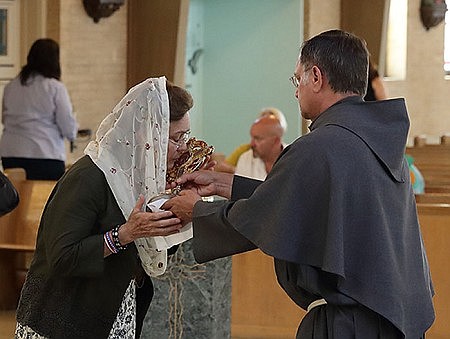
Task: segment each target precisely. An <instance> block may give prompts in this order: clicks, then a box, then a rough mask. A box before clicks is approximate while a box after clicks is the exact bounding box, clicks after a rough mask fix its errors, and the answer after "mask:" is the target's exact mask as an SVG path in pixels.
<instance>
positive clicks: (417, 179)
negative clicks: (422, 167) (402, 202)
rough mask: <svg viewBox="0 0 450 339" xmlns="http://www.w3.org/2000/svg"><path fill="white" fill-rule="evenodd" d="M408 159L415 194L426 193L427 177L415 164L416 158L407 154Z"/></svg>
mask: <svg viewBox="0 0 450 339" xmlns="http://www.w3.org/2000/svg"><path fill="white" fill-rule="evenodd" d="M405 157H406V161H408V168H409V175H410V176H411V185H412V188H413V191H414V194H424V193H425V179H424V178H423V175H422V173H421V172H420V171H419V169H418V168H417V166H416V165H414V158H413V157H412V156H411V155H409V154H405Z"/></svg>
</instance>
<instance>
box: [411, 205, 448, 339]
mask: <svg viewBox="0 0 450 339" xmlns="http://www.w3.org/2000/svg"><path fill="white" fill-rule="evenodd" d="M417 211H418V215H419V221H420V227H421V230H422V236H423V240H424V243H425V249H426V251H427V257H428V262H429V265H430V270H431V277H432V279H433V285H434V290H435V293H436V294H435V296H434V298H433V303H434V308H435V311H436V320H435V322H434V324H433V325H432V326H431V328H430V330H429V331H428V332H427V338H428V339H439V338H448V337H449V334H450V321H449V319H450V270H449V269H448V261H449V258H450V246H449V243H450V204H434V203H418V204H417Z"/></svg>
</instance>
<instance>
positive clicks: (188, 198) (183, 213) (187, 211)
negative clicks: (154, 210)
mask: <svg viewBox="0 0 450 339" xmlns="http://www.w3.org/2000/svg"><path fill="white" fill-rule="evenodd" d="M201 199H202V198H201V196H200V195H198V194H197V193H195V192H194V191H192V190H183V191H181V192H180V193H179V194H178V195H176V196H175V197H173V198H171V199H169V200H167V201H166V202H165V203H164V205H162V206H161V208H162V209H164V210H166V211H171V212H172V213H173V214H175V215H176V216H177V217H178V218H179V219H181V223H182V224H183V225H186V224H187V223H189V222H191V221H192V211H193V209H194V205H195V203H196V202H197V201H199V200H201Z"/></svg>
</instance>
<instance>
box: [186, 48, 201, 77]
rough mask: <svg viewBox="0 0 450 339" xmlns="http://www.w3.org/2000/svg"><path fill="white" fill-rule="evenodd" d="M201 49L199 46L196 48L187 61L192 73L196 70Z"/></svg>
mask: <svg viewBox="0 0 450 339" xmlns="http://www.w3.org/2000/svg"><path fill="white" fill-rule="evenodd" d="M202 53H203V49H201V48H199V49H197V50H196V51H195V52H194V54H193V55H192V58H190V59H189V61H188V66H189V68H190V69H191V72H192V74H195V73H197V71H198V61H199V59H200V55H202Z"/></svg>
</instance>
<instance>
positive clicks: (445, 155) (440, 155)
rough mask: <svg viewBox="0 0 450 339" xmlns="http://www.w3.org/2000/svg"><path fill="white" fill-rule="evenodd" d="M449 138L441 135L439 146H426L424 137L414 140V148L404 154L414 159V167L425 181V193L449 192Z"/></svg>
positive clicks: (408, 149)
mask: <svg viewBox="0 0 450 339" xmlns="http://www.w3.org/2000/svg"><path fill="white" fill-rule="evenodd" d="M449 140H450V136H449V135H443V136H442V137H441V143H440V144H427V143H426V137H425V136H417V137H416V138H415V139H414V147H407V148H406V154H408V155H410V156H412V157H413V158H414V165H415V166H416V167H417V168H418V169H419V171H420V172H421V173H422V175H423V178H424V180H425V192H430V193H438V192H441V193H443V192H450V142H449Z"/></svg>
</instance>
